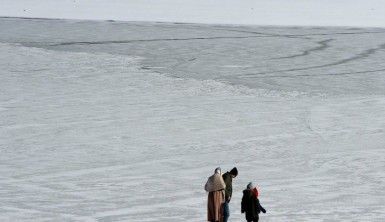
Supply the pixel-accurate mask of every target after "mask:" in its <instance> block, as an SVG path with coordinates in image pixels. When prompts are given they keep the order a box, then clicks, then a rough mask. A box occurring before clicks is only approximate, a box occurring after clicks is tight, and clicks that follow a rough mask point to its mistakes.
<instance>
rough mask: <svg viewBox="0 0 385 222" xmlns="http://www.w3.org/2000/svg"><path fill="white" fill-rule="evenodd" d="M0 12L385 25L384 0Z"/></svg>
mask: <svg viewBox="0 0 385 222" xmlns="http://www.w3.org/2000/svg"><path fill="white" fill-rule="evenodd" d="M0 5H1V7H0V16H19V17H29V18H31V17H35V18H36V17H38V18H64V19H92V20H122V21H151V22H154V21H158V22H184V23H186V22H187V23H204V24H244V25H245V24H247V25H296V26H354V27H357V26H360V27H385V3H384V1H383V0H338V1H333V0H257V1H256V0H237V1H234V0H129V1H127V0H113V1H111V0H34V1H31V0H0Z"/></svg>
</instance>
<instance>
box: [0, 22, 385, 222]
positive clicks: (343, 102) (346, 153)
mask: <svg viewBox="0 0 385 222" xmlns="http://www.w3.org/2000/svg"><path fill="white" fill-rule="evenodd" d="M0 30H1V34H0V80H1V81H0V126H1V127H0V154H1V155H0V221H130V222H131V221H164V222H169V221H205V218H206V199H207V196H206V193H205V191H204V189H203V185H204V183H205V182H206V179H207V177H208V176H209V175H210V174H211V173H212V172H213V170H214V169H215V168H216V167H217V166H221V168H222V169H223V170H224V171H226V170H230V169H231V168H232V167H233V166H236V167H237V168H238V170H239V176H238V177H237V178H236V179H235V180H234V182H233V189H234V191H233V193H234V194H233V198H232V201H231V204H230V209H231V216H230V220H231V221H242V220H244V215H242V214H241V213H240V200H241V195H242V190H243V189H244V188H245V186H246V185H247V183H248V182H249V181H253V182H254V183H255V184H256V185H257V186H258V187H259V189H260V201H261V203H262V204H263V206H264V207H265V208H266V210H267V214H263V215H261V221H274V222H275V221H383V219H384V217H385V205H384V203H385V185H384V184H385V158H384V157H385V149H384V147H385V140H384V138H385V132H384V128H385V64H384V58H385V42H384V39H385V38H384V37H385V30H384V29H379V28H366V29H362V28H320V27H318V28H315V27H314V28H312V27H307V28H303V27H258V26H229V25H227V26H226V25H198V24H172V23H139V22H136V23H134V22H107V21H105V22H102V21H101V22H92V21H76V20H41V19H16V18H2V19H0Z"/></svg>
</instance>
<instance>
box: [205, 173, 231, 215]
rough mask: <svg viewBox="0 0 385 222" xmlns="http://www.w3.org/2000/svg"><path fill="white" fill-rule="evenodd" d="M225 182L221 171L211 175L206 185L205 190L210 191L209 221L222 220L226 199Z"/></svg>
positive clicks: (208, 201) (208, 200) (208, 199)
mask: <svg viewBox="0 0 385 222" xmlns="http://www.w3.org/2000/svg"><path fill="white" fill-rule="evenodd" d="M225 188H226V185H225V182H224V181H223V178H222V176H221V175H220V174H219V173H216V174H214V175H212V176H211V177H209V179H208V180H207V183H206V185H205V190H206V191H207V192H209V195H208V198H207V220H208V221H222V216H223V207H222V204H223V203H224V201H225V193H224V189H225Z"/></svg>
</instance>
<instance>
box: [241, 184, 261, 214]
mask: <svg viewBox="0 0 385 222" xmlns="http://www.w3.org/2000/svg"><path fill="white" fill-rule="evenodd" d="M261 211H262V212H263V213H266V210H265V208H263V207H262V206H261V204H260V203H259V200H258V190H257V188H256V187H254V186H253V184H252V183H251V182H250V183H249V184H247V188H246V190H244V191H243V197H242V202H241V212H242V213H245V217H246V220H247V222H258V220H259V215H258V214H259V213H260V212H261Z"/></svg>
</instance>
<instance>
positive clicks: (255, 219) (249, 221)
mask: <svg viewBox="0 0 385 222" xmlns="http://www.w3.org/2000/svg"><path fill="white" fill-rule="evenodd" d="M258 220H259V216H258V215H257V216H256V217H255V218H254V219H252V220H247V222H258Z"/></svg>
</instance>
